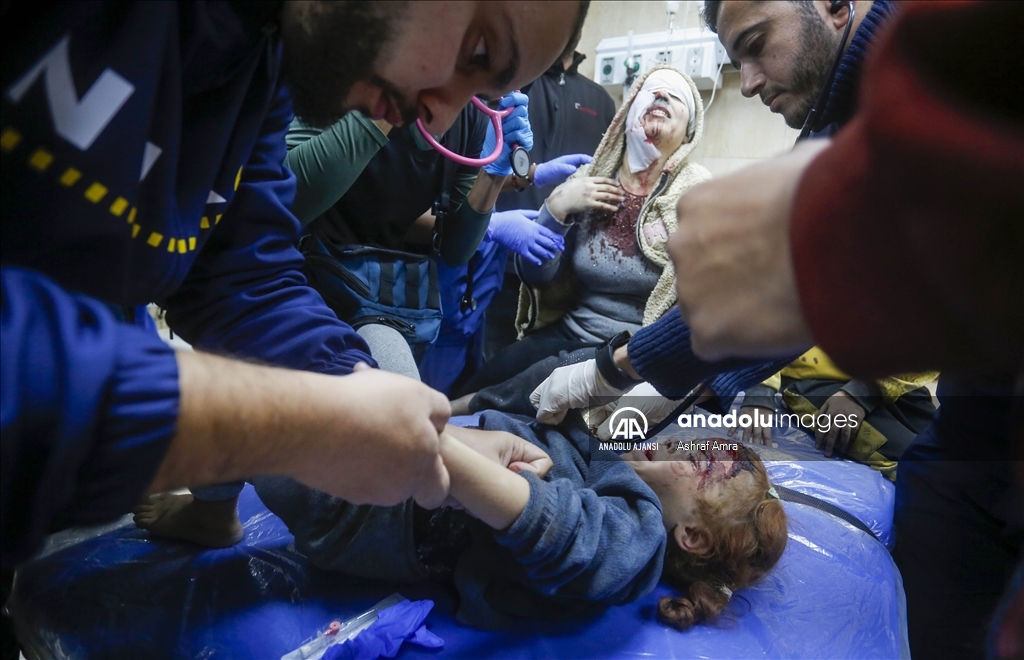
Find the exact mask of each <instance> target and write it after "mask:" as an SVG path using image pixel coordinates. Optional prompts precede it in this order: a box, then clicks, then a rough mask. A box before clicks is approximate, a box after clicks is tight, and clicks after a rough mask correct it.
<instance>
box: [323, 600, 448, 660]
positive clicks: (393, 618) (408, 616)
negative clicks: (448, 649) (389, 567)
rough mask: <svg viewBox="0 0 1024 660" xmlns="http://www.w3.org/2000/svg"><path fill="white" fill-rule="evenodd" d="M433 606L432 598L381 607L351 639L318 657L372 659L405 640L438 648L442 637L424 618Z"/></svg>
mask: <svg viewBox="0 0 1024 660" xmlns="http://www.w3.org/2000/svg"><path fill="white" fill-rule="evenodd" d="M433 607H434V601H432V600H417V601H411V600H403V601H402V602H401V603H399V604H397V605H392V606H391V607H389V608H387V609H383V610H381V611H380V613H379V614H378V615H377V620H376V621H374V622H373V623H372V624H370V626H369V627H368V628H367V629H366V630H364V631H363V632H361V633H359V634H358V635H356V636H355V637H353V638H352V639H348V640H345V641H344V642H342V643H341V644H337V645H335V646H332V647H330V648H328V649H327V651H326V652H325V653H324V654H323V657H322V658H321V660H374V658H393V657H395V656H396V655H398V650H399V649H400V648H402V644H403V643H404V642H412V643H413V644H418V645H419V646H422V647H424V648H428V649H437V648H441V647H442V646H444V640H443V639H441V638H440V637H438V636H437V635H435V634H434V633H432V632H430V631H429V630H427V627H426V626H425V625H423V620H424V619H426V618H427V614H429V613H430V610H431V609H432V608H433Z"/></svg>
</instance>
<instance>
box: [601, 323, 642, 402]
mask: <svg viewBox="0 0 1024 660" xmlns="http://www.w3.org/2000/svg"><path fill="white" fill-rule="evenodd" d="M629 338H630V334H629V333H628V332H620V333H619V334H617V335H615V336H614V337H612V338H611V339H609V340H608V341H607V342H605V344H604V345H603V346H599V347H598V349H597V355H596V356H595V358H596V361H597V371H598V373H600V374H601V376H602V377H604V379H605V380H606V381H608V384H609V385H611V386H612V387H614V388H615V389H618V390H625V389H629V388H630V387H633V386H634V385H636V384H637V383H642V382H643V380H642V379H641V380H634V379H633V377H632V376H630V375H629V374H627V373H626V372H625V371H623V370H622V369H620V368H619V366H618V365H617V364H615V358H614V354H615V349H617V348H619V347H620V346H624V345H625V344H627V343H628V342H629Z"/></svg>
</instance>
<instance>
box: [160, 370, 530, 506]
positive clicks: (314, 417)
mask: <svg viewBox="0 0 1024 660" xmlns="http://www.w3.org/2000/svg"><path fill="white" fill-rule="evenodd" d="M177 361H178V371H179V383H180V390H181V400H180V412H179V415H178V426H177V430H176V432H175V434H174V436H173V438H172V439H171V444H170V447H169V449H168V450H167V453H166V454H165V456H164V460H163V462H162V463H161V465H160V467H159V469H158V470H157V473H156V477H155V478H154V480H153V482H152V484H151V485H150V490H151V491H163V490H167V489H170V488H178V487H182V486H200V485H204V484H212V483H220V482H224V481H232V480H237V479H244V478H249V477H253V476H258V475H266V474H283V475H287V476H291V477H293V478H295V479H297V480H298V481H301V482H303V483H305V484H307V485H309V486H312V487H313V488H317V489H318V490H322V491H325V492H327V493H329V494H331V495H334V496H336V497H340V498H343V499H345V500H347V501H349V502H352V503H355V504H362V503H372V504H380V505H385V506H390V505H394V504H398V503H399V502H401V501H403V500H405V499H406V498H408V497H410V496H411V497H413V498H415V499H416V500H417V501H418V502H419V503H420V504H421V505H422V506H424V507H428V508H429V507H432V506H438V505H440V503H441V501H442V500H443V499H444V497H445V495H446V491H447V480H448V477H447V473H446V471H445V468H444V464H443V463H442V462H441V458H440V457H439V455H438V432H439V431H440V430H441V429H442V428H444V424H445V422H446V421H447V419H448V414H449V412H450V408H449V406H448V403H447V401H446V400H445V399H444V397H443V396H442V395H441V394H440V393H438V392H435V391H434V390H431V389H430V388H428V387H426V386H425V385H423V384H421V383H419V382H418V381H415V380H412V379H410V378H405V377H403V376H398V375H396V374H390V373H386V372H383V371H379V370H376V369H361V370H359V371H358V372H357V373H354V374H352V375H349V376H344V377H338V376H329V375H325V374H316V373H310V372H303V371H295V370H289V369H280V368H275V367H266V366H260V365H253V364H248V363H244V362H239V361H235V360H229V359H225V358H221V357H217V356H214V355H208V354H204V353H188V352H179V353H178V354H177ZM484 460H486V459H484ZM385 474H386V475H387V478H386V479H382V478H381V475H385ZM510 474H511V473H510Z"/></svg>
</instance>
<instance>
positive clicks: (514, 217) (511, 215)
mask: <svg viewBox="0 0 1024 660" xmlns="http://www.w3.org/2000/svg"><path fill="white" fill-rule="evenodd" d="M539 214H540V211H530V210H516V211H501V212H500V213H494V214H493V215H491V223H490V225H488V227H487V238H488V239H489V240H492V241H495V242H496V243H498V244H500V245H501V246H502V247H506V248H508V249H509V250H511V251H513V252H515V253H516V254H518V255H519V256H521V257H523V258H524V259H526V260H528V261H530V262H532V263H534V264H536V265H538V266H540V265H541V263H543V262H544V261H547V260H548V259H554V257H555V255H556V254H557V253H559V252H562V251H563V250H565V239H564V238H563V237H562V236H560V235H559V234H556V233H555V232H553V231H551V230H550V229H548V228H547V227H544V226H542V225H539V224H537V223H536V222H534V219H535V218H536V217H537V216H538V215H539Z"/></svg>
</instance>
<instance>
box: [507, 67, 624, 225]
mask: <svg viewBox="0 0 1024 660" xmlns="http://www.w3.org/2000/svg"><path fill="white" fill-rule="evenodd" d="M584 59H586V55H583V54H581V53H576V57H575V58H574V59H573V63H572V66H570V67H569V69H568V70H566V69H564V68H563V67H562V63H561V61H559V62H555V63H554V64H553V65H551V68H549V69H548V70H547V71H546V72H544V75H542V76H541V77H540V78H538V79H536V80H534V81H533V82H532V83H530V84H529V85H528V86H526V87H524V88H523V92H524V93H525V94H527V95H528V96H529V97H530V126H531V127H532V128H533V150H532V151H531V152H530V159H531V160H532V161H533V162H535V163H543V162H546V161H549V160H551V159H552V158H557V157H558V156H565V155H567V154H588V155H593V153H594V151H595V150H596V149H597V145H598V143H600V142H601V137H602V136H603V135H604V132H605V130H607V128H608V125H609V124H610V123H611V122H612V117H614V116H615V102H614V101H612V97H611V96H609V95H608V92H606V91H605V90H604V88H603V87H601V86H600V85H598V84H597V83H596V82H594V81H593V80H590V79H588V78H586V77H584V76H581V75H580V74H579V73H578V71H577V68H578V67H579V65H580V62H582V61H583V60H584ZM552 190H554V186H545V187H543V188H537V187H536V186H530V187H529V188H527V189H526V190H524V191H523V192H516V191H510V192H506V193H502V194H501V196H499V197H498V203H497V209H498V210H499V211H507V210H509V209H538V208H540V206H541V204H542V203H543V202H544V200H545V199H547V196H548V195H550V194H551V191H552Z"/></svg>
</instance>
